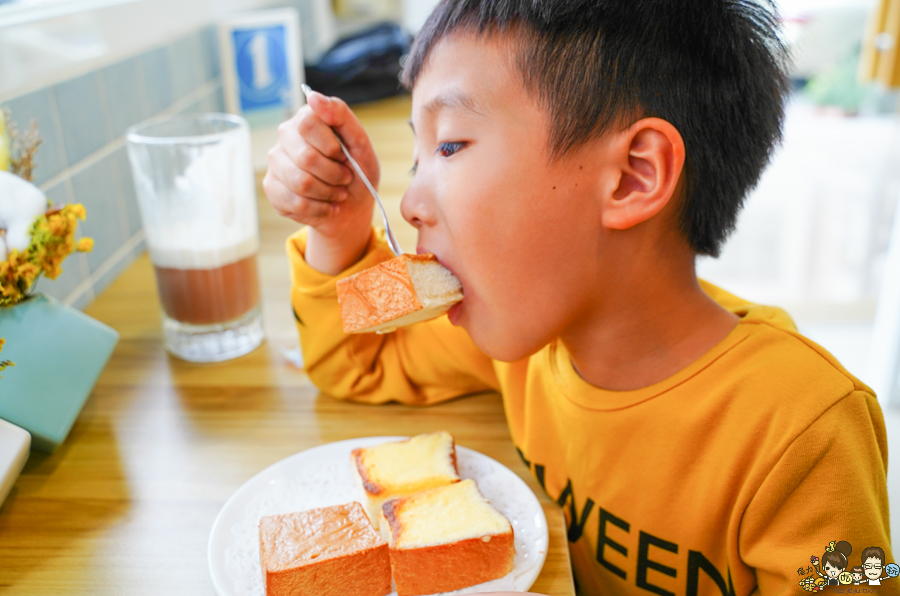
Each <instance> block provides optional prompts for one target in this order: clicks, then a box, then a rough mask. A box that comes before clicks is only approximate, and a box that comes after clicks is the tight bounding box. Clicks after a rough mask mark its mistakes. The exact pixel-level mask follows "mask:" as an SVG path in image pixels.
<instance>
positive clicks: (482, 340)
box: [460, 321, 546, 362]
mask: <svg viewBox="0 0 900 596" xmlns="http://www.w3.org/2000/svg"><path fill="white" fill-rule="evenodd" d="M460 325H461V326H462V327H463V328H464V329H465V330H466V331H468V333H469V336H470V337H471V338H472V341H473V342H475V345H476V346H478V349H479V350H481V351H482V352H484V353H485V354H486V355H487V356H488V357H489V358H491V359H492V360H498V361H500V362H515V361H517V360H521V359H523V358H527V357H528V356H531V355H533V354H535V353H536V352H538V351H539V350H540V349H541V348H543V347H544V345H546V343H542V344H539V345H536V344H535V343H534V342H529V341H527V340H525V339H524V338H519V337H516V333H515V332H514V331H503V330H500V329H496V328H490V327H489V328H486V327H485V326H477V325H473V326H470V325H468V324H467V322H466V321H461V322H460Z"/></svg>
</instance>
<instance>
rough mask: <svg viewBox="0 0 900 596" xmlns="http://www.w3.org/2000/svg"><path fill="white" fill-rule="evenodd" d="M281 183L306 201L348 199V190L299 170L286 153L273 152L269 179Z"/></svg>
mask: <svg viewBox="0 0 900 596" xmlns="http://www.w3.org/2000/svg"><path fill="white" fill-rule="evenodd" d="M269 175H271V176H272V177H273V178H275V179H277V180H278V181H279V182H281V184H282V185H284V187H285V188H286V189H287V190H288V191H290V192H291V193H292V194H294V195H296V196H298V197H302V198H304V199H311V200H314V201H326V202H329V203H338V202H341V201H343V200H345V199H346V198H347V188H346V187H345V186H336V185H331V184H327V183H325V182H323V181H322V180H320V179H319V178H317V177H316V176H313V175H312V174H310V173H309V172H306V171H304V170H301V169H299V168H298V167H296V165H294V163H293V161H292V160H291V158H289V157H288V156H287V153H285V152H284V151H278V150H275V151H272V152H271V153H270V154H269V171H268V174H267V177H268V176H269Z"/></svg>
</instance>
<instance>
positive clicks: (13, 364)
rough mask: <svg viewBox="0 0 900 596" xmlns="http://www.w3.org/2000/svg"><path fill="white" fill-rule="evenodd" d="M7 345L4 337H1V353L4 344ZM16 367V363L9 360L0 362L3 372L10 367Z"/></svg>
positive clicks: (0, 369)
mask: <svg viewBox="0 0 900 596" xmlns="http://www.w3.org/2000/svg"><path fill="white" fill-rule="evenodd" d="M5 343H6V340H5V339H3V338H2V337H0V352H2V351H3V344H5ZM15 365H16V363H15V362H10V361H9V360H0V371H2V370H3V369H5V368H8V367H10V366H15ZM2 378H3V377H0V379H2Z"/></svg>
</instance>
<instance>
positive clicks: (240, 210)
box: [132, 131, 259, 269]
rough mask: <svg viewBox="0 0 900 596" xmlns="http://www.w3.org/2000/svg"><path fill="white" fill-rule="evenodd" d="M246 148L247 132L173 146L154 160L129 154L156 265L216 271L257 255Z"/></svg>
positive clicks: (256, 226) (146, 154)
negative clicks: (159, 158) (162, 157)
mask: <svg viewBox="0 0 900 596" xmlns="http://www.w3.org/2000/svg"><path fill="white" fill-rule="evenodd" d="M236 132H237V131H236ZM249 141H250V139H249V133H247V134H246V138H245V137H244V136H243V135H235V136H233V137H231V136H229V137H228V138H225V139H222V140H221V141H220V142H218V143H215V144H207V145H186V146H178V147H172V148H168V151H169V152H170V154H171V155H170V156H169V157H167V158H166V159H163V160H158V161H155V160H153V159H151V153H150V152H149V151H152V148H150V149H149V150H148V149H143V148H141V147H138V148H136V149H135V150H134V155H133V158H132V159H133V160H136V161H137V162H138V166H139V167H137V168H135V186H136V187H137V191H138V198H139V201H140V207H141V216H142V218H143V221H144V230H145V233H146V236H147V245H148V248H149V251H150V258H151V259H152V260H153V263H154V264H155V265H156V266H158V267H168V268H175V269H216V268H218V267H222V266H224V265H228V264H230V263H234V262H236V261H239V260H241V259H244V258H246V257H249V256H251V255H254V254H256V252H257V251H258V250H259V224H258V221H257V212H256V191H255V186H254V179H253V171H252V166H251V160H250V154H249V145H250V143H249ZM154 157H155V156H154ZM184 163H187V166H186V167H183V168H182V167H179V164H184Z"/></svg>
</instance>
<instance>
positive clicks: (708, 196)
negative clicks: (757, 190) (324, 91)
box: [403, 0, 789, 256]
mask: <svg viewBox="0 0 900 596" xmlns="http://www.w3.org/2000/svg"><path fill="white" fill-rule="evenodd" d="M456 31H469V32H475V33H476V34H488V33H493V32H506V31H510V32H512V33H513V34H514V35H515V36H516V39H517V45H518V51H517V53H516V58H515V59H516V62H517V68H518V70H519V72H520V73H521V75H522V77H523V81H524V85H525V88H526V90H527V91H528V92H529V94H531V95H532V96H533V97H535V98H536V101H537V103H538V105H539V106H541V107H542V108H544V109H545V110H546V111H547V113H548V114H549V115H550V119H551V133H550V139H549V143H550V150H551V155H553V157H554V158H557V157H559V156H561V155H564V154H565V153H566V152H567V151H569V150H570V149H573V148H575V147H578V146H579V145H581V144H583V143H584V142H586V141H588V140H589V139H591V138H595V137H597V136H600V135H602V134H603V133H605V132H607V131H609V130H612V129H613V128H614V127H616V126H619V127H620V128H625V127H627V126H629V125H630V124H632V123H633V122H634V121H636V120H637V119H638V118H642V117H652V116H655V117H659V118H662V119H664V120H666V121H668V122H669V123H671V124H672V125H673V126H675V128H677V129H678V131H679V132H680V133H681V136H682V138H683V139H684V143H685V147H686V152H687V160H686V167H685V174H686V175H685V181H686V185H685V192H684V200H683V201H682V204H681V212H680V222H679V224H680V226H681V229H682V232H683V233H684V235H685V237H686V238H687V240H688V242H689V243H690V245H691V247H692V248H693V249H694V251H696V252H697V253H698V254H708V255H713V256H715V255H718V253H719V249H720V247H721V245H722V243H723V241H724V240H725V238H726V237H727V236H728V234H729V233H730V232H731V230H732V229H733V228H734V225H735V221H736V219H737V213H738V211H739V210H740V208H741V205H742V204H743V201H744V197H745V196H746V194H747V192H748V191H749V190H750V189H751V188H753V186H755V185H756V182H757V181H758V179H759V176H760V174H761V173H762V170H763V169H764V168H765V166H766V164H768V162H769V159H770V157H771V155H772V151H773V149H774V147H775V145H776V144H777V143H778V142H779V141H780V140H781V123H782V120H783V118H784V97H785V94H786V92H787V89H788V86H789V85H788V77H787V75H786V68H787V52H786V50H785V47H784V45H783V43H782V41H781V39H780V38H779V21H778V16H777V14H776V10H775V7H774V5H773V4H772V2H771V0H443V1H442V2H441V3H440V4H439V5H438V6H437V8H436V9H435V10H434V12H433V13H432V14H431V16H430V17H429V18H428V21H427V22H426V23H425V25H424V27H423V28H422V30H421V32H420V33H419V34H418V35H417V36H416V39H415V41H414V43H413V47H412V50H411V51H410V54H409V56H408V58H407V60H406V63H405V68H404V72H403V83H404V85H405V86H406V87H407V88H409V89H412V87H413V86H414V84H415V82H416V79H417V78H418V76H419V74H420V73H421V72H422V69H423V68H424V66H425V62H426V60H427V58H428V54H429V52H430V51H431V49H432V48H433V47H434V45H435V44H436V43H437V42H438V41H439V40H441V39H442V38H443V37H445V36H447V35H448V34H451V33H454V32H456Z"/></svg>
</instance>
